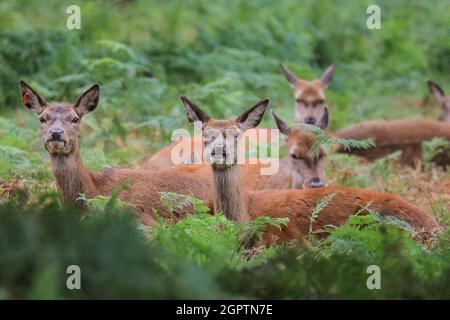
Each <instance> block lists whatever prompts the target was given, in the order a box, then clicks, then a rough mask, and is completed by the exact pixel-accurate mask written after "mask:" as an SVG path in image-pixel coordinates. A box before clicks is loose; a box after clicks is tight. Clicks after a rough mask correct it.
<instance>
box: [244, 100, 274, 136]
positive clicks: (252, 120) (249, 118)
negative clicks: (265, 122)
mask: <svg viewBox="0 0 450 320" xmlns="http://www.w3.org/2000/svg"><path fill="white" fill-rule="evenodd" d="M268 104H269V99H264V100H261V101H260V102H258V103H257V104H256V105H255V106H253V107H251V108H250V109H249V110H247V111H245V112H244V113H243V114H241V115H240V116H239V117H238V118H237V119H236V121H237V123H238V124H239V126H240V128H241V129H242V130H244V131H245V130H248V129H252V128H254V127H256V126H257V125H258V124H260V122H261V120H262V118H263V116H264V112H265V111H266V108H267V105H268Z"/></svg>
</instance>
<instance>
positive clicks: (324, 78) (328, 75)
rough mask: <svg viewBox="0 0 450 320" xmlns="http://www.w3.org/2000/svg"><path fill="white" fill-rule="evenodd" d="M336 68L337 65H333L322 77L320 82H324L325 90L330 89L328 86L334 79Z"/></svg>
mask: <svg viewBox="0 0 450 320" xmlns="http://www.w3.org/2000/svg"><path fill="white" fill-rule="evenodd" d="M335 68H336V65H335V64H332V65H331V66H329V67H328V68H327V69H326V70H325V71H324V72H323V73H322V75H321V76H320V82H322V85H323V86H324V88H326V87H328V84H329V83H330V81H331V79H333V73H334V69H335Z"/></svg>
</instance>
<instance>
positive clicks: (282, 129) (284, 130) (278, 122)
mask: <svg viewBox="0 0 450 320" xmlns="http://www.w3.org/2000/svg"><path fill="white" fill-rule="evenodd" d="M272 116H273V119H274V120H275V123H276V125H277V128H278V130H280V132H281V134H282V135H284V136H288V135H289V131H290V130H291V129H289V126H288V125H287V124H286V122H284V121H283V120H281V118H279V117H278V116H277V115H276V114H275V111H273V110H272Z"/></svg>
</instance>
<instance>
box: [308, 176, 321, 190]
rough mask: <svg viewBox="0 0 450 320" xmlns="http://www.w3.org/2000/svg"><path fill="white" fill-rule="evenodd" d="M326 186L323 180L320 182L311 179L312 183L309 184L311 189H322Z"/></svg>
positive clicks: (317, 179)
mask: <svg viewBox="0 0 450 320" xmlns="http://www.w3.org/2000/svg"><path fill="white" fill-rule="evenodd" d="M324 185H325V184H324V183H323V181H322V180H320V179H319V178H313V179H311V181H310V182H309V187H310V188H321V187H323V186H324Z"/></svg>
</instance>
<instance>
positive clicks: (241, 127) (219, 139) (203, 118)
mask: <svg viewBox="0 0 450 320" xmlns="http://www.w3.org/2000/svg"><path fill="white" fill-rule="evenodd" d="M181 100H182V101H183V104H184V107H185V109H186V113H187V116H188V119H189V121H190V122H191V123H192V124H195V123H201V126H202V134H203V143H204V152H205V160H206V161H207V162H208V163H209V164H211V165H212V166H213V168H215V169H224V168H227V167H230V166H233V165H236V164H237V161H238V158H237V156H238V152H237V143H238V140H239V138H240V137H242V135H243V133H244V132H245V131H246V130H248V129H252V128H254V127H256V126H257V125H258V124H259V123H260V122H261V120H262V118H263V116H264V112H265V110H266V108H267V105H268V104H269V100H267V99H265V100H262V101H260V102H259V103H258V104H256V105H255V106H254V107H252V108H250V109H249V110H247V111H246V112H244V113H243V114H242V115H241V116H239V117H238V118H236V119H235V120H215V119H211V118H210V117H209V116H208V115H207V114H206V113H205V112H204V111H202V110H201V109H200V108H199V107H197V106H196V105H195V104H194V103H192V102H191V101H190V100H189V99H188V98H187V97H185V96H182V97H181Z"/></svg>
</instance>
